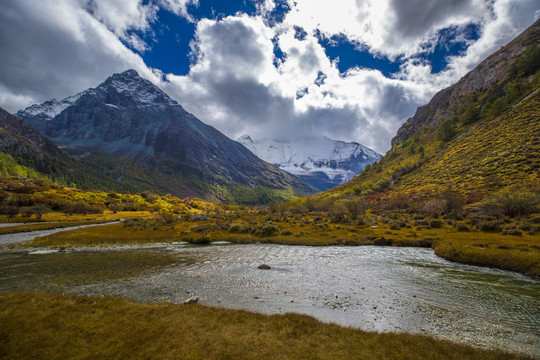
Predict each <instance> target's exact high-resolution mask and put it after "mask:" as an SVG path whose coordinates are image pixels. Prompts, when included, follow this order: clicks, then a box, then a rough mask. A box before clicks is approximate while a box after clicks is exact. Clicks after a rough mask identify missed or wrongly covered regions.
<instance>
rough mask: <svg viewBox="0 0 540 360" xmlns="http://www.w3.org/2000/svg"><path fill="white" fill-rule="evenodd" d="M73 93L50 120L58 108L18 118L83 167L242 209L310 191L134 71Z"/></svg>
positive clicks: (139, 184)
mask: <svg viewBox="0 0 540 360" xmlns="http://www.w3.org/2000/svg"><path fill="white" fill-rule="evenodd" d="M79 94H81V95H80V96H79V97H78V98H76V99H75V101H74V102H73V103H72V104H71V105H68V106H67V107H65V108H64V109H62V110H61V111H60V112H59V113H58V114H56V115H55V116H54V117H52V118H50V119H47V118H46V117H45V116H44V115H43V114H54V111H53V110H55V111H56V110H58V108H59V107H58V106H57V103H56V102H49V105H48V106H47V103H44V104H41V105H40V106H33V107H29V108H27V109H25V110H22V111H19V112H18V114H20V115H21V117H22V120H24V121H26V122H27V123H28V124H32V125H33V126H35V128H36V129H37V130H39V131H40V132H41V133H42V134H44V135H45V136H47V137H48V138H49V139H51V140H53V141H54V142H55V143H57V144H58V145H60V146H62V148H63V149H64V150H66V151H68V152H70V153H71V154H74V155H76V156H78V157H79V158H80V161H81V162H83V163H88V164H92V165H95V166H103V167H104V168H105V169H104V171H105V172H108V173H109V176H111V177H113V178H115V179H117V180H118V181H120V182H127V183H130V184H132V185H133V187H134V188H141V189H142V188H144V189H145V190H153V191H158V192H160V193H167V192H170V193H171V194H174V195H178V196H184V197H185V196H191V197H193V196H195V197H202V198H204V199H207V200H215V201H225V202H240V203H243V202H248V203H259V202H268V201H272V200H276V201H278V200H286V199H290V198H293V197H295V196H297V195H303V194H309V193H313V192H314V191H315V190H314V189H312V188H311V187H310V186H309V185H307V184H305V183H303V182H302V181H301V180H299V179H297V178H295V177H293V176H291V175H289V174H288V173H286V172H284V171H281V170H279V169H278V168H276V167H274V166H273V165H270V164H267V163H266V162H264V161H262V160H260V159H259V158H257V157H256V156H255V155H253V154H252V153H251V152H250V151H248V150H247V149H246V148H245V147H244V146H242V145H241V144H239V143H237V142H235V141H233V140H231V139H229V138H227V137H226V136H225V135H223V134H222V133H220V132H219V131H218V130H217V129H215V128H213V127H211V126H209V125H207V124H204V123H203V122H201V121H200V120H199V119H197V118H196V117H195V116H194V115H192V114H190V113H188V112H187V111H185V110H184V108H183V107H182V106H181V105H180V104H178V103H177V102H176V101H175V100H173V99H171V98H170V97H169V96H168V95H167V94H166V93H165V92H163V91H162V90H161V89H159V88H158V87H156V86H155V85H153V84H152V83H151V82H149V81H148V80H146V79H143V78H141V77H140V76H139V75H138V73H137V72H136V71H135V70H132V69H130V70H127V71H124V72H122V73H118V74H113V75H112V76H110V77H109V78H107V79H106V80H105V81H104V82H103V83H101V84H100V85H98V86H97V87H96V88H91V89H87V90H85V91H83V92H81V93H79ZM79 94H77V95H76V96H78V95H79ZM76 96H75V97H76ZM67 99H69V98H67ZM72 99H74V97H72ZM60 103H64V104H66V103H68V101H67V100H65V99H64V100H62V101H60ZM55 106H56V108H55V109H53V108H54V107H55ZM32 109H33V110H36V109H39V110H40V111H34V113H36V115H32V113H31V111H30V110H32ZM49 110H50V111H49Z"/></svg>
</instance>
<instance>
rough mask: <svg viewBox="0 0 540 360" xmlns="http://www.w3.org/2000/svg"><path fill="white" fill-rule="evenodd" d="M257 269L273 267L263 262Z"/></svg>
mask: <svg viewBox="0 0 540 360" xmlns="http://www.w3.org/2000/svg"><path fill="white" fill-rule="evenodd" d="M257 269H261V270H270V269H271V267H270V266H269V265H266V264H262V265H259V266H258V267H257Z"/></svg>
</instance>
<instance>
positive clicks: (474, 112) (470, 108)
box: [461, 102, 482, 124]
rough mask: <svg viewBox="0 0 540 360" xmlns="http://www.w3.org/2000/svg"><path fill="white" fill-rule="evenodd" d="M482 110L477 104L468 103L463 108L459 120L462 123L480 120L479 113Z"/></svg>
mask: <svg viewBox="0 0 540 360" xmlns="http://www.w3.org/2000/svg"><path fill="white" fill-rule="evenodd" d="M481 113H482V111H481V110H480V108H479V107H478V106H476V104H475V103H472V102H471V103H469V105H467V107H466V108H465V112H464V113H463V116H462V117H461V121H462V122H463V124H472V123H475V122H477V121H478V120H480V115H481Z"/></svg>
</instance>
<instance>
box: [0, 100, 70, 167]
mask: <svg viewBox="0 0 540 360" xmlns="http://www.w3.org/2000/svg"><path fill="white" fill-rule="evenodd" d="M0 151H1V152H7V153H10V154H13V155H20V154H33V155H34V156H36V157H38V158H42V157H43V156H45V155H48V156H56V157H59V158H65V154H64V153H63V152H62V151H60V150H59V149H58V148H57V147H56V145H54V143H53V142H52V141H50V140H49V139H47V138H46V137H44V136H42V135H41V134H40V133H39V132H38V131H36V130H34V129H33V128H32V127H31V126H29V125H27V124H25V123H24V122H23V121H21V120H20V119H18V118H17V117H15V116H13V115H11V114H10V113H8V112H7V111H5V110H4V109H2V108H0Z"/></svg>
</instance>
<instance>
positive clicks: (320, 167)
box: [237, 135, 381, 190]
mask: <svg viewBox="0 0 540 360" xmlns="http://www.w3.org/2000/svg"><path fill="white" fill-rule="evenodd" d="M237 141H238V142H240V143H241V144H243V145H244V146H245V147H247V148H248V149H249V150H250V151H251V152H253V153H254V154H255V155H257V156H258V157H259V158H261V159H263V160H265V161H267V162H269V163H271V164H274V165H276V166H278V167H279V168H280V169H282V170H285V171H287V172H289V173H290V174H293V175H295V176H297V177H299V178H300V179H302V180H304V181H306V182H307V183H309V184H310V185H312V186H314V187H316V188H318V189H319V190H327V189H328V188H331V187H333V186H336V185H340V184H343V183H344V182H346V181H349V180H350V179H352V178H353V176H354V175H356V174H358V173H359V172H360V171H362V170H363V169H364V168H365V166H366V165H368V164H371V163H373V162H375V161H378V160H379V159H380V158H381V155H380V154H377V153H376V152H375V151H373V150H371V149H369V148H367V147H365V146H363V145H361V144H359V143H355V142H349V143H347V142H344V141H339V140H332V139H330V138H328V137H325V136H319V137H316V136H312V137H305V138H298V139H294V140H291V141H285V140H275V139H260V140H259V139H255V140H254V139H252V138H251V137H250V136H249V135H243V136H241V137H239V138H238V139H237Z"/></svg>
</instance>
